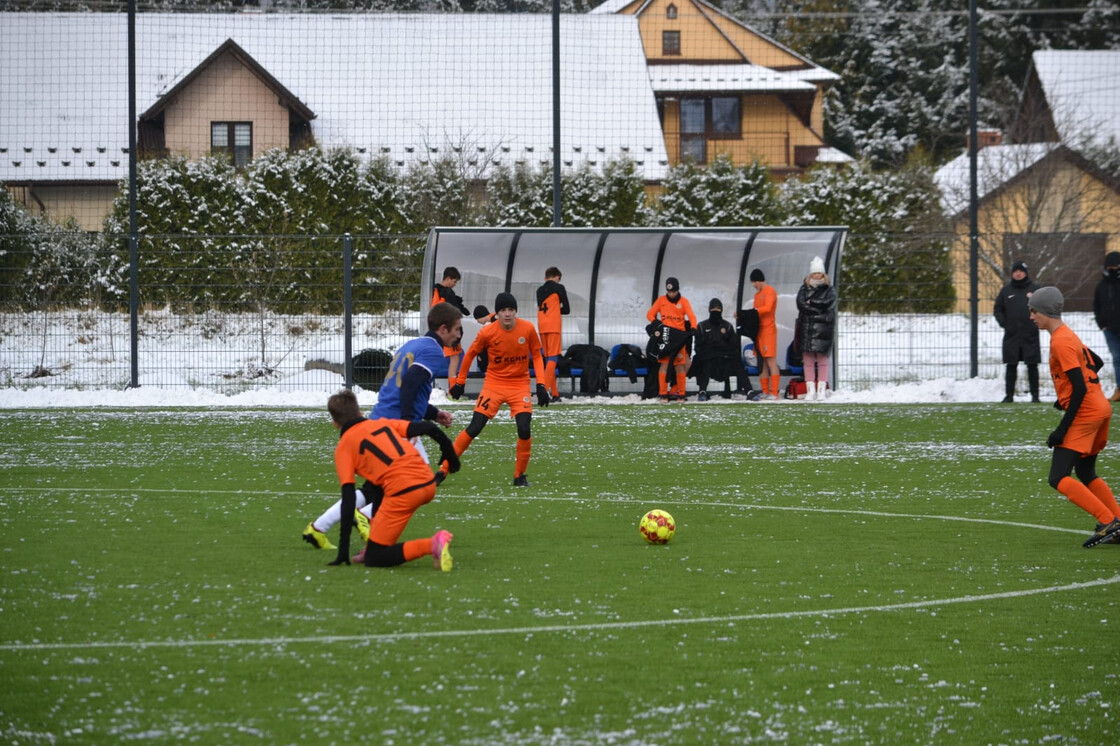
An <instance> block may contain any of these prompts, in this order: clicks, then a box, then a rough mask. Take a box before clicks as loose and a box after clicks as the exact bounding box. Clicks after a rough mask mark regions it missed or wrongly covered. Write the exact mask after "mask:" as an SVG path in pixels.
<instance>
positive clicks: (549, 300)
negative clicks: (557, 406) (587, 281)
mask: <svg viewBox="0 0 1120 746" xmlns="http://www.w3.org/2000/svg"><path fill="white" fill-rule="evenodd" d="M562 277H563V276H562V275H561V274H560V270H559V269H558V268H557V267H549V268H548V269H546V270H545V271H544V284H543V285H541V286H540V287H539V288H537V333H538V334H539V335H540V337H541V353H542V355H543V357H544V378H545V380H544V381H542V383H543V384H544V386H545V388H546V389H548V393H549V396H551V397H552V400H553V401H558V400H559V399H560V389H559V387H558V386H557V384H556V366H558V365H559V364H560V354H561V353H562V352H563V350H564V345H563V340H562V338H561V332H562V331H563V326H564V321H563V319H562V318H561V317H562V316H567V315H568V314H569V313H571V310H572V309H571V306H570V305H569V303H568V291H567V290H566V289H565V288H564V286H563V285H561V284H560V280H561V279H562Z"/></svg>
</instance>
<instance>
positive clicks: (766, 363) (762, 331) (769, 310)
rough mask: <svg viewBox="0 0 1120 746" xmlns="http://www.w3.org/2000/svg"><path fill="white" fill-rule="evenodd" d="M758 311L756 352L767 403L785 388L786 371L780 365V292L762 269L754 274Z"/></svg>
mask: <svg viewBox="0 0 1120 746" xmlns="http://www.w3.org/2000/svg"><path fill="white" fill-rule="evenodd" d="M751 285H752V286H754V310H756V311H758V339H756V340H755V341H754V351H755V354H756V355H758V359H759V368H760V370H759V374H758V380H759V381H760V382H761V384H760V385H761V386H762V398H763V399H777V398H778V392H779V391H781V387H782V368H781V366H780V365H778V319H777V311H778V291H776V290H775V289H774V288H773V287H771V286H770V285H767V284H766V276H765V275H764V274H762V270H761V269H757V268H755V269H754V270H752V271H751Z"/></svg>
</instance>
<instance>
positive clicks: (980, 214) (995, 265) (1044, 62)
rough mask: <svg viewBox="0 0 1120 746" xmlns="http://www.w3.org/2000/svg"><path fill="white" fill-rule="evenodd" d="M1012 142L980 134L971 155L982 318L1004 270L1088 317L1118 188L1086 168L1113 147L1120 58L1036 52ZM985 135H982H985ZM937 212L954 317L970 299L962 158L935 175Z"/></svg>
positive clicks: (1118, 212)
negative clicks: (1021, 264)
mask: <svg viewBox="0 0 1120 746" xmlns="http://www.w3.org/2000/svg"><path fill="white" fill-rule="evenodd" d="M1021 101H1022V104H1021V107H1020V111H1019V115H1018V118H1017V121H1016V122H1015V123H1014V125H1013V127H1012V128H1011V129H1010V130H1009V136H1010V137H1013V138H1014V139H1015V142H1013V143H1010V144H1003V143H1002V142H1001V137H1000V135H999V133H998V132H996V133H981V137H980V138H978V143H979V144H980V146H981V147H980V149H979V150H978V151H977V154H976V155H977V167H976V176H977V192H978V211H977V228H978V244H979V252H978V255H979V262H978V265H979V268H978V282H979V290H978V293H977V298H978V302H979V304H980V309H981V311H982V312H986V311H987V310H989V308H990V306H991V304H992V303H993V302H994V299H995V297H996V295H997V294H998V292H999V289H1000V288H1001V287H1002V286H1003V285H1004V284H1005V283H1006V282H1007V279H1008V276H1009V274H1010V270H1011V263H1012V262H1014V261H1017V260H1022V261H1025V262H1026V263H1027V265H1028V267H1029V268H1030V274H1031V277H1032V278H1033V279H1035V280H1036V281H1037V282H1039V283H1041V284H1043V285H1055V286H1057V287H1059V288H1060V289H1061V290H1062V292H1063V294H1064V295H1065V297H1066V309H1067V310H1070V311H1088V310H1091V308H1092V296H1093V289H1094V288H1095V286H1096V284H1097V281H1098V280H1099V279H1100V270H1101V267H1102V264H1103V260H1104V256H1105V254H1106V253H1108V252H1110V251H1120V181H1118V180H1117V179H1116V177H1115V176H1114V175H1112V174H1109V173H1108V172H1106V171H1104V170H1103V169H1102V168H1101V167H1100V166H1099V165H1098V164H1097V163H1094V162H1093V160H1091V157H1092V155H1093V153H1094V152H1095V148H1096V147H1099V146H1103V145H1107V144H1108V143H1109V142H1113V143H1120V51H1110V50H1105V51H1097V50H1088V51H1054V50H1046V51H1040V52H1035V53H1034V55H1033V56H1032V64H1031V68H1030V71H1029V73H1028V78H1027V84H1026V86H1025V88H1024V93H1023V96H1022V99H1021ZM985 134H987V137H985V136H984V135H985ZM936 180H937V183H938V185H939V186H940V188H941V192H942V207H943V208H944V211H945V214H946V215H947V216H948V217H949V218H950V221H951V223H952V226H953V232H954V234H955V236H956V239H955V241H956V243H957V247H956V248H957V249H958V250H957V251H955V252H954V255H955V256H957V257H961V258H962V260H961V261H959V262H958V266H957V267H956V268H955V284H956V287H957V298H958V299H959V300H958V309H957V310H959V311H962V312H964V311H967V310H968V307H969V298H970V281H969V276H970V275H969V266H968V265H969V262H967V261H964V259H963V258H965V257H968V256H969V244H970V241H969V227H968V226H969V214H968V204H969V190H970V187H969V157H968V154H967V153H962V154H961V155H960V156H958V157H957V158H956V159H954V160H953V161H950V162H949V163H947V164H945V166H943V167H942V168H940V169H939V170H938V171H937V174H936Z"/></svg>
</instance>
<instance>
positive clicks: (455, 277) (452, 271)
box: [432, 267, 471, 387]
mask: <svg viewBox="0 0 1120 746" xmlns="http://www.w3.org/2000/svg"><path fill="white" fill-rule="evenodd" d="M460 279H462V275H461V274H460V273H459V269H458V268H457V267H445V268H444V270H443V279H442V280H440V281H439V282H437V283H436V284H435V287H433V288H432V305H433V306H435V305H437V304H439V303H450V304H451V305H453V306H455V308H457V309H459V313H461V314H463V315H464V316H470V315H471V312H470V311H468V310H467V307H466V306H464V305H463V299H462V298H461V297H460V296H459V295H458V294H457V293H456V292H455V286H456V285H458V284H459V280H460ZM443 354H444V356H445V357H446V358H447V385H448V387H450V386H451V384H452V383H454V381H455V374H456V373H458V372H459V359H460V358H461V357H462V355H463V348H462V346H461V345H460V344H459V343H457V342H456V343H455V344H454V345H452V346H450V347H444V348H443Z"/></svg>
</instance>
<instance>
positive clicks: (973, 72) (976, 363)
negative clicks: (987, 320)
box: [968, 0, 980, 378]
mask: <svg viewBox="0 0 1120 746" xmlns="http://www.w3.org/2000/svg"><path fill="white" fill-rule="evenodd" d="M976 4H977V0H968V297H969V300H968V314H969V324H968V371H969V377H971V378H976V377H977V376H978V375H980V343H979V328H980V327H979V324H980V317H979V315H978V314H979V302H980V299H979V297H978V296H979V295H980V279H979V276H978V275H979V272H980V220H979V194H978V189H977V179H976V150H977V145H978V143H977V142H976V139H977V131H976V130H977V127H976V119H977V117H978V116H979V114H978V112H977V109H978V106H977V89H978V88H979V87H980V73H979V71H978V70H977V61H976V57H977V51H976V49H977V39H976V36H977V32H976V26H977V12H976Z"/></svg>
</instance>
